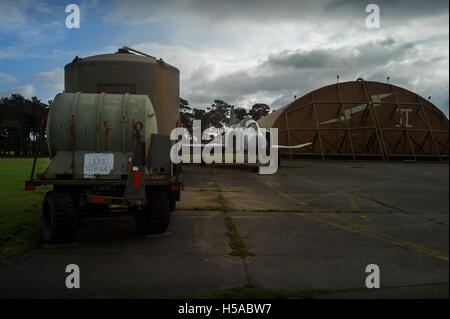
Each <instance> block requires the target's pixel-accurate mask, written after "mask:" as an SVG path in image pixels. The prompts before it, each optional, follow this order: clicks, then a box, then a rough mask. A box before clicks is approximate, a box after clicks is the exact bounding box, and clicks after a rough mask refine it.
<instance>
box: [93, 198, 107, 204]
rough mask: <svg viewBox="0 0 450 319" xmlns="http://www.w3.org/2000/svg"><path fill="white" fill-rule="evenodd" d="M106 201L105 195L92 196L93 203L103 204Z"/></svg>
mask: <svg viewBox="0 0 450 319" xmlns="http://www.w3.org/2000/svg"><path fill="white" fill-rule="evenodd" d="M104 202H105V199H104V198H103V197H91V203H97V204H101V203H104Z"/></svg>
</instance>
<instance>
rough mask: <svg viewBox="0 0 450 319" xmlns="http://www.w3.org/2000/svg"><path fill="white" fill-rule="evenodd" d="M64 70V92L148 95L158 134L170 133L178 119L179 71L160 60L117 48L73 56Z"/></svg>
mask: <svg viewBox="0 0 450 319" xmlns="http://www.w3.org/2000/svg"><path fill="white" fill-rule="evenodd" d="M64 71H65V72H64V74H65V92H72V93H75V92H84V93H101V92H105V93H112V94H123V93H130V94H146V95H148V96H149V97H150V100H151V102H152V104H153V106H154V108H155V112H156V119H157V122H158V130H159V134H163V135H170V132H171V130H172V129H173V128H174V127H176V125H177V123H178V121H179V86H180V72H179V70H178V69H177V68H175V67H173V66H171V65H170V64H167V63H165V62H164V61H162V60H161V59H160V60H157V59H156V58H154V57H151V56H143V55H137V54H133V53H130V51H129V50H128V49H120V50H119V51H118V52H116V53H113V54H101V55H95V56H91V57H87V58H75V59H74V60H73V61H72V62H71V63H69V64H67V65H66V66H65V68H64Z"/></svg>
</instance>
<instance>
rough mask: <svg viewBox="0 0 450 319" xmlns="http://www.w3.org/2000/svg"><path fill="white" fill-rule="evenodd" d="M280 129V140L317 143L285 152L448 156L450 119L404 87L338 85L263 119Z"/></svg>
mask: <svg viewBox="0 0 450 319" xmlns="http://www.w3.org/2000/svg"><path fill="white" fill-rule="evenodd" d="M258 124H259V126H260V127H264V128H271V127H276V128H278V135H279V144H281V145H296V144H300V143H306V142H312V144H311V145H310V146H308V147H305V148H302V149H298V150H296V149H289V150H286V153H285V154H289V155H290V156H291V157H292V156H295V155H302V156H319V157H321V158H322V159H324V158H330V157H348V158H353V159H356V158H379V159H384V160H389V159H391V158H411V159H418V158H433V159H439V160H442V159H448V152H449V135H448V119H447V117H446V116H445V115H444V113H442V112H441V111H440V110H439V109H438V108H437V107H436V106H434V105H433V104H432V103H430V102H429V101H428V100H426V99H424V98H422V97H420V96H419V95H418V94H416V93H413V92H411V91H408V90H406V89H404V88H401V87H398V86H395V85H392V84H388V83H380V82H372V81H364V80H363V79H358V80H357V81H350V82H343V83H336V84H333V85H328V86H325V87H322V88H320V89H317V90H315V91H312V92H310V93H308V94H306V95H304V96H302V97H301V98H298V99H296V100H295V101H293V102H292V103H290V104H288V105H286V106H284V107H282V108H280V109H278V110H276V111H274V112H273V113H271V114H269V115H267V116H265V117H263V118H261V119H260V120H259V121H258Z"/></svg>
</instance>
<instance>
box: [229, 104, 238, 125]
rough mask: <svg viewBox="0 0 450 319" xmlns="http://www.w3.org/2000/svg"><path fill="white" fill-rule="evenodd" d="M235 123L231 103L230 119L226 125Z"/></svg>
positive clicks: (234, 114)
mask: <svg viewBox="0 0 450 319" xmlns="http://www.w3.org/2000/svg"><path fill="white" fill-rule="evenodd" d="M236 123H237V119H236V113H235V112H234V105H232V106H231V110H230V121H229V122H228V125H229V126H231V125H233V124H236Z"/></svg>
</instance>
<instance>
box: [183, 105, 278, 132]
mask: <svg viewBox="0 0 450 319" xmlns="http://www.w3.org/2000/svg"><path fill="white" fill-rule="evenodd" d="M231 107H232V105H231V104H229V103H227V102H225V101H222V100H214V103H213V104H211V106H209V107H207V108H206V109H200V108H195V107H191V106H190V105H189V102H188V101H186V100H185V99H182V98H180V122H181V124H182V126H183V127H185V128H187V129H188V130H189V132H191V133H192V124H193V122H192V121H193V120H200V121H201V126H202V129H205V128H208V127H215V128H218V129H223V128H224V127H226V126H228V123H229V119H230V111H231ZM234 113H235V116H236V120H237V121H238V122H239V121H241V120H243V119H244V118H246V117H250V118H252V119H253V120H255V121H257V120H259V119H260V118H261V117H263V116H265V115H267V114H269V113H270V107H269V106H268V105H267V104H263V103H256V104H253V106H252V107H251V108H250V110H248V111H247V110H246V109H245V108H243V107H235V108H234Z"/></svg>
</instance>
